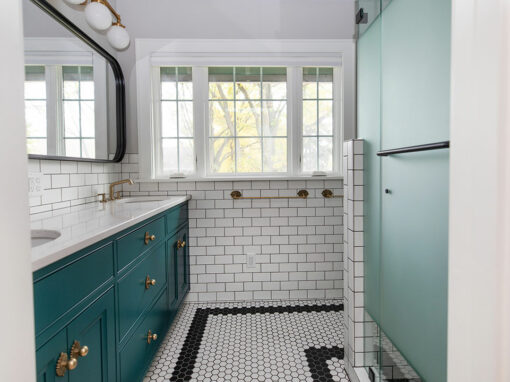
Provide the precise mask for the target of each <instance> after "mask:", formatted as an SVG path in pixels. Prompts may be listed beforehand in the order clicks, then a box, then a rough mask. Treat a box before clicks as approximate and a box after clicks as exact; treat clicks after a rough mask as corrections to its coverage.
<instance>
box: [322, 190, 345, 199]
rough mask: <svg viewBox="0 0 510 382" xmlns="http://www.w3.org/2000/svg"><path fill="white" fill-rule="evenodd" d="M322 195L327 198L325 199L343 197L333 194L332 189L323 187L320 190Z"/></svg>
mask: <svg viewBox="0 0 510 382" xmlns="http://www.w3.org/2000/svg"><path fill="white" fill-rule="evenodd" d="M322 196H323V197H325V198H327V199H330V198H343V197H344V196H343V195H335V194H333V191H331V190H330V189H325V190H324V191H322Z"/></svg>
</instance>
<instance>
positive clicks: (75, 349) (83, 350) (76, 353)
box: [71, 341, 89, 359]
mask: <svg viewBox="0 0 510 382" xmlns="http://www.w3.org/2000/svg"><path fill="white" fill-rule="evenodd" d="M87 354H89V347H88V346H81V345H80V341H74V343H73V346H72V347H71V358H76V359H78V358H79V357H86V356H87Z"/></svg>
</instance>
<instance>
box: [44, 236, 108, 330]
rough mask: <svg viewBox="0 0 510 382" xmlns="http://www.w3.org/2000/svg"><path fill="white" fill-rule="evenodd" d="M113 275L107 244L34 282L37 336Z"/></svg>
mask: <svg viewBox="0 0 510 382" xmlns="http://www.w3.org/2000/svg"><path fill="white" fill-rule="evenodd" d="M113 275H114V266H113V243H109V244H107V245H105V246H104V247H101V248H98V249H96V250H94V251H92V252H91V253H88V254H86V255H84V256H83V257H80V258H79V259H78V260H76V261H73V262H72V263H70V264H69V265H67V266H65V267H64V268H61V269H59V270H57V271H55V272H53V273H50V274H49V275H47V276H45V277H43V278H42V279H40V280H37V281H36V282H35V283H34V310H35V332H36V334H38V333H40V332H41V331H42V330H44V329H45V328H47V327H48V326H49V325H51V324H52V323H53V322H54V321H55V320H57V319H58V318H59V317H60V316H62V315H63V314H64V313H66V312H67V311H69V310H70V309H71V308H72V307H73V306H75V305H76V304H78V303H79V302H80V301H81V300H82V299H84V298H85V297H87V296H88V295H90V294H91V293H92V292H93V291H94V290H96V289H97V288H99V287H100V286H101V285H103V284H104V283H105V282H106V281H108V279H110V278H113Z"/></svg>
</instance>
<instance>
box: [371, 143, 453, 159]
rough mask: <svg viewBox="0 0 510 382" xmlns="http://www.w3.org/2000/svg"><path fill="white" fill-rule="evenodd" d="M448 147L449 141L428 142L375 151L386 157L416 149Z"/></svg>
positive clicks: (425, 149) (415, 150) (426, 149)
mask: <svg viewBox="0 0 510 382" xmlns="http://www.w3.org/2000/svg"><path fill="white" fill-rule="evenodd" d="M449 147H450V141H444V142H436V143H428V144H426V145H417V146H407V147H400V148H398V149H390V150H382V151H379V152H377V155H378V156H380V157H387V156H388V155H393V154H403V153H414V152H417V151H428V150H440V149H447V148H449Z"/></svg>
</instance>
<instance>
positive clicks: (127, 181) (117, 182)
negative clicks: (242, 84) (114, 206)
mask: <svg viewBox="0 0 510 382" xmlns="http://www.w3.org/2000/svg"><path fill="white" fill-rule="evenodd" d="M124 183H129V184H134V182H133V181H132V180H131V179H122V180H118V181H116V182H113V183H111V184H110V200H115V199H120V198H121V196H120V192H117V196H115V194H114V193H113V189H114V188H115V186H118V185H119V184H124Z"/></svg>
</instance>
